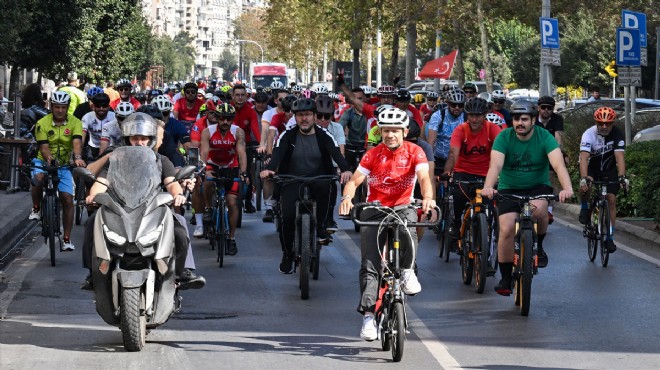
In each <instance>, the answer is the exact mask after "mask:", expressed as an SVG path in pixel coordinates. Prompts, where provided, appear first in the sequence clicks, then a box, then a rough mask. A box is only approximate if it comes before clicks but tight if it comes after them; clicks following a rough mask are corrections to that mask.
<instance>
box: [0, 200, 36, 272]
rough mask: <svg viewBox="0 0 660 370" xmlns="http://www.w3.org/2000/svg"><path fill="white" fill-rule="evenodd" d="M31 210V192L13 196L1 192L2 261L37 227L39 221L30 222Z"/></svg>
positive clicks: (0, 242)
mask: <svg viewBox="0 0 660 370" xmlns="http://www.w3.org/2000/svg"><path fill="white" fill-rule="evenodd" d="M31 210H32V200H31V198H30V192H29V191H20V192H16V193H12V194H8V193H7V192H5V191H0V261H3V260H4V259H5V257H6V256H5V255H6V254H7V253H8V252H9V251H11V249H12V248H13V247H14V246H15V244H16V243H17V242H18V241H19V240H20V239H21V238H22V237H24V236H25V234H26V233H27V232H28V231H29V230H30V229H31V227H32V226H34V225H36V223H37V221H30V220H28V216H29V215H30V211H31Z"/></svg>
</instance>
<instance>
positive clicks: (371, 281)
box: [358, 210, 386, 341]
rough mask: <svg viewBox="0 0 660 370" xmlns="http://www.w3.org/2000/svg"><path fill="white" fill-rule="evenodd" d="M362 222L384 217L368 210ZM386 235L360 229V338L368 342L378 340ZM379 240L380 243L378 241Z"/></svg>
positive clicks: (368, 228)
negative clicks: (380, 247) (377, 316)
mask: <svg viewBox="0 0 660 370" xmlns="http://www.w3.org/2000/svg"><path fill="white" fill-rule="evenodd" d="M360 218H361V219H362V220H365V221H366V220H376V219H381V218H382V216H381V215H380V214H379V213H378V212H375V211H371V210H367V211H364V212H363V213H362V215H361V216H360ZM385 236H386V233H382V235H380V236H378V227H376V226H363V227H362V228H361V229H360V252H361V255H362V261H361V263H360V274H359V279H360V304H359V305H358V312H360V313H361V314H363V315H364V316H363V319H362V328H361V330H360V338H362V339H363V340H366V341H372V340H376V339H377V338H378V329H377V328H376V321H375V320H374V315H375V311H376V301H377V300H378V284H379V281H380V274H381V272H382V262H381V257H380V251H379V250H378V247H377V246H378V245H383V243H385ZM377 240H378V243H376V241H377Z"/></svg>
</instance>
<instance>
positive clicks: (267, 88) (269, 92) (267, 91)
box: [223, 86, 273, 95]
mask: <svg viewBox="0 0 660 370" xmlns="http://www.w3.org/2000/svg"><path fill="white" fill-rule="evenodd" d="M227 87H229V86H227ZM223 89H224V87H223ZM227 91H229V89H227ZM263 91H264V92H265V93H266V94H269V95H270V94H271V93H272V92H273V89H271V87H270V86H266V87H264V90H263Z"/></svg>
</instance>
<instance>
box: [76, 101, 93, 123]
mask: <svg viewBox="0 0 660 370" xmlns="http://www.w3.org/2000/svg"><path fill="white" fill-rule="evenodd" d="M91 111H92V108H90V107H89V102H83V103H81V104H78V106H77V107H76V109H75V110H74V111H73V116H74V117H76V118H78V119H79V120H82V118H83V116H84V115H85V114H87V113H89V112H91Z"/></svg>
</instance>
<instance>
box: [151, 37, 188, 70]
mask: <svg viewBox="0 0 660 370" xmlns="http://www.w3.org/2000/svg"><path fill="white" fill-rule="evenodd" d="M192 41H193V37H192V36H190V34H188V33H186V32H180V33H178V34H177V35H176V36H174V39H173V40H172V39H170V38H169V37H168V36H160V37H155V38H154V41H153V46H152V55H151V57H150V62H151V64H152V65H159V66H163V70H164V72H165V81H182V80H185V79H186V78H187V76H188V74H189V72H190V70H191V69H192V67H193V65H194V64H195V50H194V49H193V48H192V47H191V46H190V45H191V43H192Z"/></svg>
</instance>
